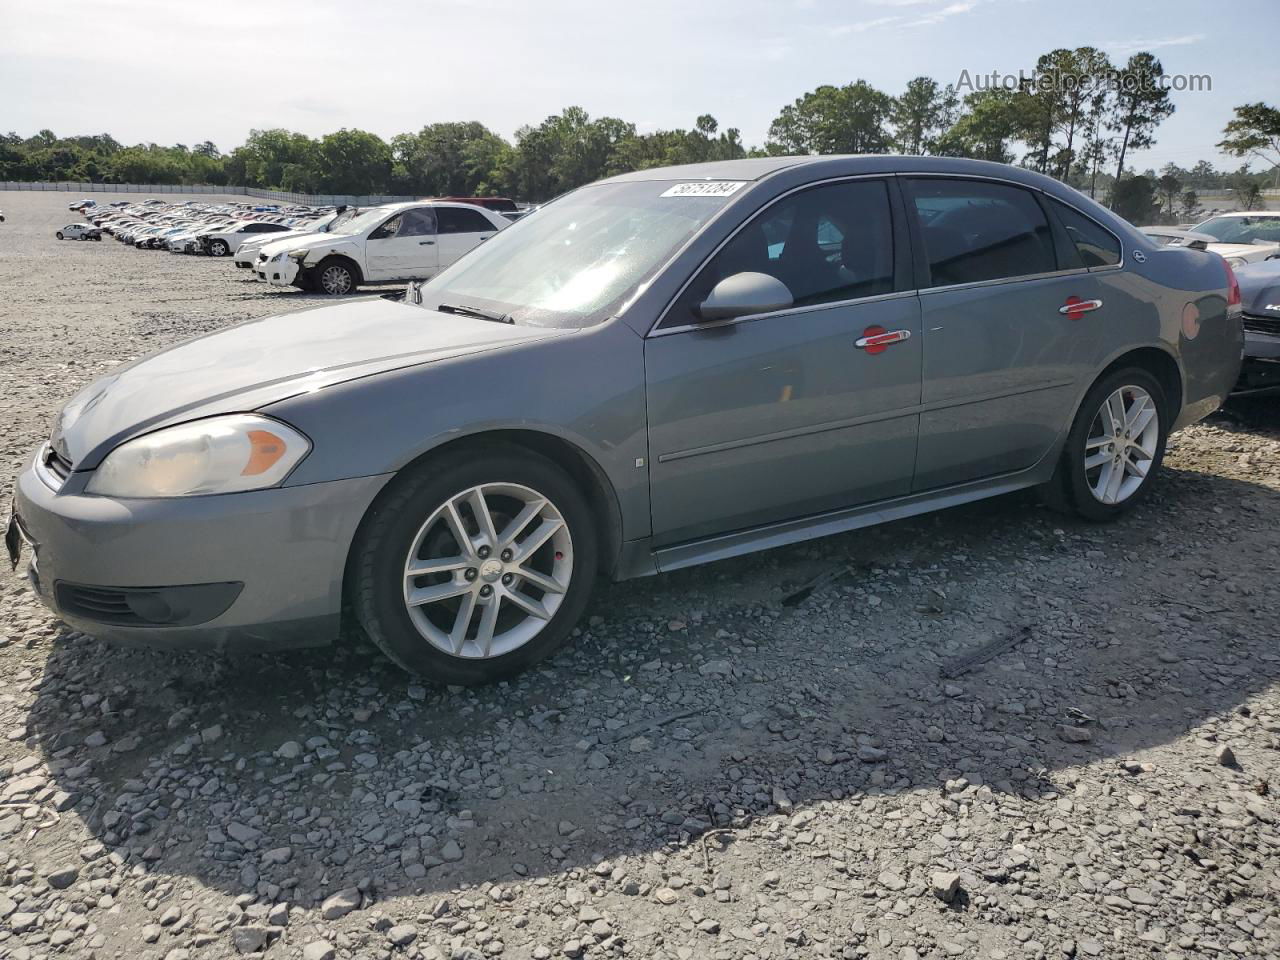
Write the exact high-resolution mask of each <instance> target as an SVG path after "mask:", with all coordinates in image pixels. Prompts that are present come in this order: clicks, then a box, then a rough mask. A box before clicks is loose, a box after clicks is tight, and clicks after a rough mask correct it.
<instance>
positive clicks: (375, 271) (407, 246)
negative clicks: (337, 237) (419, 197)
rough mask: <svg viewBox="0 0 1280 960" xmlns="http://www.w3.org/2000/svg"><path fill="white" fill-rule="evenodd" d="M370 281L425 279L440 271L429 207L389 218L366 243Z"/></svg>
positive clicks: (432, 218) (433, 214)
mask: <svg viewBox="0 0 1280 960" xmlns="http://www.w3.org/2000/svg"><path fill="white" fill-rule="evenodd" d="M365 261H366V265H367V276H366V279H368V280H379V281H381V280H426V279H429V278H430V277H433V276H435V274H436V273H437V271H438V270H439V268H440V258H439V253H438V248H437V246H436V219H435V213H434V212H433V211H432V209H431V208H430V207H413V208H411V209H409V210H403V211H401V212H400V213H398V214H396V215H395V216H393V217H391V218H390V219H388V220H387V221H386V222H384V223H383V224H382V226H380V227H378V228H377V229H376V230H374V231H373V232H372V233H370V234H369V238H368V240H366V241H365Z"/></svg>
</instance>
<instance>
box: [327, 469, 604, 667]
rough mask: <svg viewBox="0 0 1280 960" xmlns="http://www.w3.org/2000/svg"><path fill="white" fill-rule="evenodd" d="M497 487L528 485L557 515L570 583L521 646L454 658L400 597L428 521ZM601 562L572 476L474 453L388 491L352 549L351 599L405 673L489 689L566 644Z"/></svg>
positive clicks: (410, 475) (403, 479)
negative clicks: (457, 500)
mask: <svg viewBox="0 0 1280 960" xmlns="http://www.w3.org/2000/svg"><path fill="white" fill-rule="evenodd" d="M496 483H504V484H519V485H521V486H524V487H529V488H531V489H532V490H534V491H536V492H538V493H539V494H540V495H541V496H543V497H545V498H546V499H547V500H549V501H550V502H551V503H552V504H553V505H554V507H555V509H556V510H558V511H559V513H560V516H561V517H563V519H564V522H565V524H566V525H567V527H568V531H569V536H570V538H571V541H572V551H573V563H572V572H571V574H570V579H569V585H568V587H567V588H566V590H565V592H564V595H563V599H562V600H561V602H560V606H559V607H558V609H556V611H555V612H554V614H553V615H552V616H551V618H550V619H549V620H547V621H546V624H545V626H543V627H542V628H541V630H540V632H538V633H537V634H536V635H534V636H533V637H532V638H531V639H529V640H527V641H526V642H525V643H524V644H523V645H522V646H518V647H516V648H515V649H513V650H511V651H510V652H508V653H505V654H502V655H497V656H492V657H489V658H487V659H481V658H467V657H462V656H455V655H452V654H450V653H447V652H445V651H444V650H441V649H439V648H438V647H436V646H434V645H433V644H432V643H431V642H430V641H429V640H428V639H427V638H426V637H425V636H424V635H423V634H422V633H420V632H419V630H418V628H417V626H415V624H414V620H413V618H412V617H411V616H410V614H409V611H408V608H407V606H406V604H405V599H404V585H405V577H404V569H405V562H406V559H407V558H408V556H409V551H410V549H411V548H412V547H413V545H414V543H415V540H416V538H417V536H418V532H419V530H420V528H421V527H422V525H423V524H424V523H426V522H427V520H428V518H429V517H430V516H431V515H432V513H434V512H435V511H436V510H437V509H438V508H439V507H441V506H442V505H443V504H444V503H445V502H446V501H448V500H450V499H452V498H454V497H456V496H457V495H458V494H460V493H461V492H463V491H466V490H469V489H471V488H472V487H476V486H480V485H482V484H496ZM598 554H599V549H598V543H597V534H596V529H595V522H594V520H593V519H592V513H591V508H590V506H589V505H588V503H587V500H586V498H585V497H584V495H583V493H582V491H581V490H579V489H578V487H577V486H576V485H575V484H574V482H573V480H572V479H570V477H569V475H568V474H566V473H565V472H564V471H563V470H561V469H560V468H559V467H558V466H556V465H555V464H554V463H552V462H551V461H549V460H546V459H544V458H543V457H540V456H538V455H537V454H533V453H530V452H527V451H523V450H519V449H514V448H510V447H504V446H477V447H472V448H470V449H469V450H468V451H467V452H466V453H465V454H460V453H459V454H453V455H446V456H444V457H442V458H441V459H438V460H432V461H429V462H425V463H422V464H420V465H418V466H417V467H413V468H410V469H408V470H407V471H405V472H404V473H402V474H401V475H400V476H399V477H397V478H396V479H395V480H393V481H392V483H391V484H390V485H389V486H388V487H387V489H386V490H385V491H384V492H383V494H382V495H381V496H380V497H379V498H378V500H377V501H376V502H375V503H374V505H373V506H372V507H371V508H370V511H369V513H368V514H367V515H366V517H365V519H364V521H363V522H362V523H361V526H360V530H359V532H358V533H357V535H356V539H355V542H354V544H353V545H352V550H351V559H350V564H349V567H348V575H347V582H348V584H349V600H350V602H351V606H352V609H353V610H354V612H355V615H356V617H357V619H358V621H359V623H360V625H361V627H363V629H364V631H365V633H366V635H367V636H368V637H369V639H370V640H371V641H373V643H374V644H376V645H377V646H378V647H379V648H380V649H381V650H382V651H383V652H384V653H385V654H386V655H387V656H388V657H390V658H391V659H392V660H393V661H395V662H396V663H397V664H399V665H400V666H401V667H403V668H404V669H405V670H408V671H409V672H410V673H415V674H419V675H421V676H423V677H425V678H427V679H430V680H434V681H438V682H441V683H451V684H463V685H468V686H469V685H475V684H483V683H492V682H495V681H498V680H501V679H503V678H505V677H509V676H511V675H513V674H516V673H519V672H521V671H522V670H525V669H527V668H528V667H530V666H532V665H533V664H535V663H537V662H538V661H540V660H543V659H545V658H546V657H548V656H550V655H551V654H552V653H553V652H555V650H557V649H558V648H559V647H560V646H561V645H562V644H563V643H564V642H565V640H566V639H567V638H568V637H569V634H570V632H571V631H572V630H573V628H574V626H575V625H576V624H577V622H578V620H579V618H580V617H581V616H582V612H583V610H584V609H586V606H587V602H588V600H589V599H590V596H591V591H592V589H593V587H594V583H595V578H596V571H597V569H598V567H597V558H598ZM469 579H473V578H469ZM504 582H505V581H504Z"/></svg>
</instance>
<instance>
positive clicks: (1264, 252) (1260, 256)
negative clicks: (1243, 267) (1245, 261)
mask: <svg viewBox="0 0 1280 960" xmlns="http://www.w3.org/2000/svg"><path fill="white" fill-rule="evenodd" d="M1278 246H1280V244H1274V243H1211V244H1209V246H1208V248H1207V249H1209V250H1211V251H1213V252H1214V253H1216V254H1218V256H1220V257H1249V258H1251V259H1257V260H1264V259H1266V258H1267V257H1269V256H1271V255H1272V254H1274V253H1275V252H1276V249H1277V247H1278Z"/></svg>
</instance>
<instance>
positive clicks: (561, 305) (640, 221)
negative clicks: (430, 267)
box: [421, 180, 732, 327]
mask: <svg viewBox="0 0 1280 960" xmlns="http://www.w3.org/2000/svg"><path fill="white" fill-rule="evenodd" d="M729 192H732V191H729ZM726 202H727V197H725V196H696V195H689V192H679V191H673V185H672V183H671V182H670V181H660V180H657V181H652V180H651V181H643V182H636V183H602V184H594V185H591V186H587V187H583V188H581V189H579V190H575V191H574V192H573V193H570V194H566V195H565V196H563V197H560V198H559V199H557V200H555V201H554V202H552V203H549V204H547V205H546V206H544V207H542V208H540V209H539V210H538V211H536V212H535V213H532V214H530V215H529V216H527V217H524V218H522V219H521V220H519V221H517V222H516V223H513V224H512V225H511V226H509V227H507V228H506V229H505V230H502V231H500V232H499V233H498V234H496V235H495V236H493V237H491V238H490V239H488V240H487V241H485V243H484V244H483V245H481V246H479V247H477V248H475V250H473V251H472V252H471V253H469V254H468V255H467V256H465V257H464V258H462V259H461V260H460V261H458V263H456V264H454V265H453V266H452V267H450V268H449V269H447V270H445V271H443V272H442V273H440V274H439V275H438V276H437V277H435V278H434V279H432V280H430V281H428V282H427V283H425V284H424V285H423V286H422V291H421V292H422V305H423V306H424V307H427V308H430V309H435V308H437V307H439V306H440V305H441V304H445V305H448V306H454V307H457V306H471V307H479V308H481V309H484V310H487V311H491V312H495V313H498V314H501V315H504V316H506V317H508V318H510V319H511V320H512V321H514V322H516V323H525V324H529V325H531V326H541V327H586V326H591V325H593V324H596V323H600V322H601V321H603V320H606V319H608V318H609V317H611V316H613V315H614V314H615V313H616V312H617V311H618V310H619V309H620V308H621V306H622V305H623V304H624V303H625V302H626V301H627V300H628V299H629V298H631V297H632V296H634V294H635V292H636V291H637V290H638V289H640V287H641V286H642V285H643V284H644V283H646V282H647V281H648V280H649V279H650V278H651V277H652V276H653V274H654V273H655V272H656V271H657V270H658V268H659V267H661V266H662V264H664V263H665V262H666V261H667V259H668V258H670V257H671V255H672V254H673V253H675V252H676V250H678V249H679V248H680V246H681V245H682V244H684V242H685V241H687V240H688V239H689V238H690V237H692V236H693V235H694V234H695V233H697V232H698V230H700V229H701V228H702V227H703V225H705V224H706V223H707V221H708V220H710V219H711V218H712V216H714V215H715V213H716V212H717V211H718V210H720V209H721V208H722V207H723V206H724V205H725V203H726Z"/></svg>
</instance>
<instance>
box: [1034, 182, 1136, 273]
mask: <svg viewBox="0 0 1280 960" xmlns="http://www.w3.org/2000/svg"><path fill="white" fill-rule="evenodd" d="M1049 205H1050V207H1052V208H1053V212H1054V214H1055V215H1056V216H1057V218H1058V219H1059V220H1060V221H1062V225H1063V227H1065V228H1066V231H1067V236H1068V237H1070V238H1071V242H1072V243H1073V244H1075V247H1076V251H1077V252H1078V253H1079V254H1080V259H1081V260H1083V261H1084V265H1085V266H1086V267H1109V266H1113V265H1114V264H1117V263H1119V262H1120V241H1119V240H1117V239H1116V237H1115V235H1114V234H1112V233H1111V231H1110V230H1108V229H1107V228H1106V227H1104V226H1103V225H1102V224H1100V223H1098V222H1097V221H1096V220H1093V219H1091V218H1090V217H1086V216H1085V215H1084V214H1083V213H1081V212H1080V211H1079V210H1077V209H1076V208H1075V207H1069V206H1067V205H1066V204H1065V203H1063V202H1062V201H1060V200H1055V199H1053V198H1052V197H1050V198H1049Z"/></svg>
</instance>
